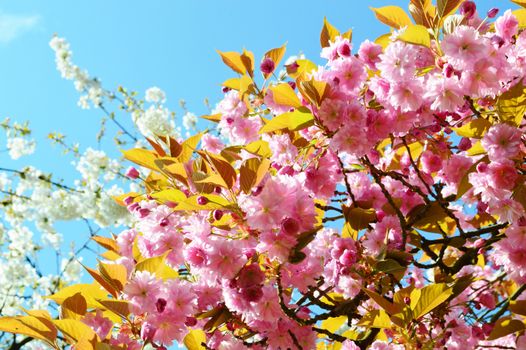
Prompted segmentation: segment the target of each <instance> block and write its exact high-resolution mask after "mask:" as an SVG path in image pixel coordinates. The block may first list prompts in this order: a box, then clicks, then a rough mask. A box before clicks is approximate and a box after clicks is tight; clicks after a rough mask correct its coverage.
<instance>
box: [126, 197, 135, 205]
mask: <svg viewBox="0 0 526 350" xmlns="http://www.w3.org/2000/svg"><path fill="white" fill-rule="evenodd" d="M132 203H133V197H132V196H128V197H126V198H124V204H126V205H127V206H128V205H131V204H132Z"/></svg>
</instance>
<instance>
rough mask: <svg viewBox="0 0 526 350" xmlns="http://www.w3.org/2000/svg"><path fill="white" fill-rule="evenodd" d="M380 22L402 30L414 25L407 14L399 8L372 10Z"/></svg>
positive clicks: (388, 7) (385, 7) (389, 7)
mask: <svg viewBox="0 0 526 350" xmlns="http://www.w3.org/2000/svg"><path fill="white" fill-rule="evenodd" d="M371 10H373V12H374V15H375V16H376V18H378V20H379V21H380V22H382V23H384V24H387V25H388V26H390V27H393V28H396V29H400V28H402V27H405V26H409V25H411V24H412V22H411V19H410V18H409V16H408V15H407V13H406V12H405V11H404V10H403V9H402V8H401V7H398V6H384V7H380V8H371Z"/></svg>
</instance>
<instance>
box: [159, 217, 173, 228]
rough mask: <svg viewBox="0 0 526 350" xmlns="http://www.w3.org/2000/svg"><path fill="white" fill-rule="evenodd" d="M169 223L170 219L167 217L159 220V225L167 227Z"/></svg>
mask: <svg viewBox="0 0 526 350" xmlns="http://www.w3.org/2000/svg"><path fill="white" fill-rule="evenodd" d="M169 223H170V220H168V219H167V218H163V219H162V220H161V222H159V226H161V227H166V226H168V224H169Z"/></svg>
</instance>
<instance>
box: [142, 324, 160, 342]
mask: <svg viewBox="0 0 526 350" xmlns="http://www.w3.org/2000/svg"><path fill="white" fill-rule="evenodd" d="M156 331H157V328H155V327H154V326H152V325H151V324H149V323H148V322H145V323H143V325H142V328H141V339H142V340H144V341H152V339H153V336H154V335H155V332H156Z"/></svg>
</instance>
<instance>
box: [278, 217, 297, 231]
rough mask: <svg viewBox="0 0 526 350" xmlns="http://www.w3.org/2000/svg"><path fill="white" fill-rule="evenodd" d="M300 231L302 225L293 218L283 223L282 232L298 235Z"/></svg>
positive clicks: (284, 220) (286, 219)
mask: <svg viewBox="0 0 526 350" xmlns="http://www.w3.org/2000/svg"><path fill="white" fill-rule="evenodd" d="M299 229H300V224H299V222H298V220H296V219H293V218H285V219H283V221H282V222H281V230H282V231H283V232H285V233H287V234H289V235H293V234H295V233H298V231H299Z"/></svg>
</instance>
